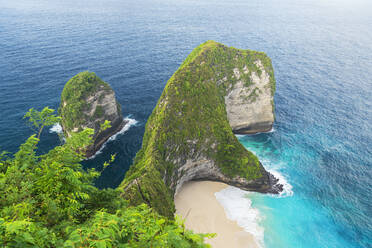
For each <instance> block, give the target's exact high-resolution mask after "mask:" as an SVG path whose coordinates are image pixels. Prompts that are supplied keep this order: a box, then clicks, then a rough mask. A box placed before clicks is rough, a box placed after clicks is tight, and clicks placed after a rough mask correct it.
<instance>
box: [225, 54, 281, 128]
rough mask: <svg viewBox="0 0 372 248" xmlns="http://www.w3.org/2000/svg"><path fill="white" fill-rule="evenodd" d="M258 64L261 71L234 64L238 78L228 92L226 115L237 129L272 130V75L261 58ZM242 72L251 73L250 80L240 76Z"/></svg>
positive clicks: (235, 74)
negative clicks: (259, 72) (257, 71)
mask: <svg viewBox="0 0 372 248" xmlns="http://www.w3.org/2000/svg"><path fill="white" fill-rule="evenodd" d="M255 65H256V66H257V67H258V68H259V69H260V70H261V75H257V73H256V72H250V71H249V70H248V69H247V67H246V66H245V67H244V68H243V71H239V69H238V68H234V70H233V72H234V77H235V78H236V79H238V81H237V83H236V84H235V85H232V86H231V87H230V89H229V91H228V94H227V95H226V96H225V104H226V111H227V117H228V119H229V123H230V126H231V128H232V130H233V131H234V132H235V133H242V134H245V133H257V132H266V131H269V130H271V128H272V125H273V123H274V107H273V101H274V96H273V94H272V90H271V86H270V76H269V74H268V73H267V72H266V71H265V68H264V66H263V65H262V62H261V61H260V60H257V61H256V62H255ZM241 73H244V74H248V73H250V79H251V82H244V81H243V80H239V79H240V78H241Z"/></svg>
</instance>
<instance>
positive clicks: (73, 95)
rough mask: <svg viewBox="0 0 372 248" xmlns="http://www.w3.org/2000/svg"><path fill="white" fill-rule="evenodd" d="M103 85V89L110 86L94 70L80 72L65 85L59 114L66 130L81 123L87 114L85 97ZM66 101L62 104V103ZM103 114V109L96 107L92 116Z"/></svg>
mask: <svg viewBox="0 0 372 248" xmlns="http://www.w3.org/2000/svg"><path fill="white" fill-rule="evenodd" d="M100 86H104V89H105V90H111V87H110V86H109V85H108V84H107V83H105V82H104V81H102V80H101V79H100V78H99V77H97V75H96V74H95V73H94V72H88V71H85V72H80V73H78V74H77V75H75V76H74V77H72V78H71V79H70V80H69V81H68V82H67V83H66V85H65V87H64V88H63V91H62V95H61V106H60V108H59V110H58V111H59V114H60V116H61V117H62V125H63V127H64V128H65V129H66V130H67V131H71V130H72V129H73V128H75V127H79V126H81V125H83V124H84V123H85V122H86V120H87V118H88V117H87V116H86V115H85V114H84V110H87V109H89V107H90V106H88V104H87V102H86V97H88V96H89V95H90V94H91V93H93V92H95V91H96V90H97V89H98V87H100ZM65 102H66V103H67V104H66V106H64V103H65ZM102 115H103V110H102V109H99V108H97V110H96V112H95V113H94V117H96V118H99V117H101V116H102Z"/></svg>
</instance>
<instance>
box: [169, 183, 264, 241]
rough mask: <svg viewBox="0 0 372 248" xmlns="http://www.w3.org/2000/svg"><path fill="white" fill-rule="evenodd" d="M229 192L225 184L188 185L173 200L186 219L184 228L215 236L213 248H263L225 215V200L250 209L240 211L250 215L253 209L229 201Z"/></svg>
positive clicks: (177, 209)
mask: <svg viewBox="0 0 372 248" xmlns="http://www.w3.org/2000/svg"><path fill="white" fill-rule="evenodd" d="M229 188H230V187H228V185H226V184H224V183H219V182H211V181H191V182H188V183H185V184H184V185H183V186H182V188H181V189H180V190H179V192H178V193H177V195H176V196H175V197H174V203H175V205H176V214H178V215H180V216H182V218H184V219H185V226H186V228H188V229H191V230H193V231H195V232H197V233H216V234H217V237H215V238H213V239H210V240H207V242H208V243H209V244H211V245H212V247H214V248H226V247H231V248H232V247H234V248H243V247H244V248H247V247H248V248H249V247H252V248H258V247H260V246H259V245H258V242H257V241H256V240H255V237H254V236H253V235H252V234H251V233H249V232H246V231H245V230H244V229H243V227H240V226H239V225H238V224H239V223H237V222H236V221H235V220H232V218H234V216H231V213H229V212H225V210H226V208H225V210H224V207H223V206H222V205H221V204H220V203H221V201H222V203H224V202H225V200H227V201H230V200H232V201H236V200H237V201H238V202H237V203H238V204H240V203H243V208H245V207H247V208H246V209H240V210H242V211H247V212H248V214H251V210H252V208H250V204H249V206H247V205H246V204H244V199H243V200H242V199H241V198H239V199H235V198H234V199H227V198H226V195H225V193H226V191H225V190H226V189H229ZM243 192H244V191H243ZM239 196H240V195H239ZM216 197H217V198H219V200H217V198H216ZM247 200H249V199H247ZM219 201H220V203H219ZM242 201H243V202H242ZM245 203H246V202H245ZM230 217H231V219H230ZM251 219H252V218H251ZM252 220H253V219H252ZM253 221H254V220H253ZM252 225H254V224H252Z"/></svg>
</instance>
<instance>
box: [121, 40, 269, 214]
mask: <svg viewBox="0 0 372 248" xmlns="http://www.w3.org/2000/svg"><path fill="white" fill-rule="evenodd" d="M257 59H260V60H261V61H262V63H263V64H264V66H265V69H266V68H267V69H266V70H267V72H268V73H269V74H270V76H271V78H272V82H271V85H272V91H275V81H274V77H273V70H272V66H271V61H270V59H269V58H268V57H267V56H266V55H265V54H264V53H261V52H255V51H250V50H238V49H235V48H230V47H226V46H224V45H222V44H219V43H216V42H214V41H207V42H205V43H203V44H201V45H200V46H198V47H197V48H195V49H194V50H193V51H192V53H191V54H190V55H189V56H188V57H187V58H186V60H185V61H184V62H183V64H182V65H181V66H180V68H179V69H178V70H177V71H176V72H175V73H174V75H173V76H172V77H171V78H170V79H169V81H168V83H167V85H166V87H165V89H164V91H163V94H162V95H161V97H160V99H159V101H158V104H157V106H156V107H155V109H154V111H153V113H152V114H151V116H150V118H149V120H148V121H147V124H146V129H145V134H144V138H143V144H142V148H141V150H140V151H139V152H138V153H137V155H136V158H135V160H134V164H133V165H132V166H131V168H130V170H129V171H128V172H127V174H126V177H125V179H124V181H123V182H122V184H121V186H120V187H121V188H123V189H125V193H124V194H123V195H124V197H125V198H127V199H129V200H130V201H131V202H132V204H134V205H137V204H138V203H142V202H146V203H148V204H149V205H150V206H152V207H153V208H155V209H156V210H157V211H158V212H159V213H160V214H163V215H165V216H168V217H172V216H173V213H174V204H173V192H172V190H173V189H171V188H170V185H171V182H172V177H174V176H175V173H174V171H175V169H176V166H177V165H176V163H174V162H172V161H174V160H176V159H181V161H185V160H186V159H187V158H190V156H191V157H193V156H194V155H195V156H197V155H196V154H198V155H200V154H201V155H202V156H204V157H207V158H209V159H212V160H214V161H215V163H216V165H217V166H218V167H219V168H220V170H221V172H222V173H223V174H225V175H227V176H230V177H234V176H237V175H239V176H241V177H243V178H246V179H248V180H250V179H256V178H259V177H261V171H260V165H259V161H258V158H257V157H256V156H255V155H253V154H252V153H251V152H249V151H247V150H246V149H245V148H244V147H243V146H242V145H241V144H240V143H239V141H238V140H237V138H236V137H235V135H234V134H233V132H232V130H231V127H230V125H229V122H228V119H227V114H226V109H225V102H224V96H225V95H226V93H227V88H228V87H229V85H230V84H235V83H236V81H237V79H235V77H233V69H234V68H239V69H240V70H241V71H242V70H243V68H244V66H245V65H246V66H247V67H248V69H249V70H250V71H256V72H257V73H260V72H259V69H258V68H257V67H256V66H255V65H254V63H253V62H254V61H256V60H257ZM225 76H226V77H227V81H226V82H225V83H222V84H220V85H219V86H217V84H216V82H218V81H219V80H221V79H222V78H224V77H225ZM244 76H246V77H247V78H246V81H247V82H249V80H250V79H249V78H248V76H247V75H242V77H244ZM190 141H193V142H190ZM214 144H216V145H214ZM195 151H197V152H195ZM181 164H182V163H181ZM163 179H164V180H163ZM133 180H136V182H137V184H133V183H132V182H133Z"/></svg>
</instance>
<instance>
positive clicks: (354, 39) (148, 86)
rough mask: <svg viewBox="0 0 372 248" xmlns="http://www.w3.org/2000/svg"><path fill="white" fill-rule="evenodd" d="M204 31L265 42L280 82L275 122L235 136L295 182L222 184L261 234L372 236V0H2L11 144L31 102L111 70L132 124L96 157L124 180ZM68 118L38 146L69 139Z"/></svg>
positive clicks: (297, 243)
mask: <svg viewBox="0 0 372 248" xmlns="http://www.w3.org/2000/svg"><path fill="white" fill-rule="evenodd" d="M206 40H215V41H218V42H222V43H224V44H226V45H229V46H234V47H237V48H242V49H252V50H258V51H264V52H266V53H267V54H268V55H269V56H270V57H271V59H272V62H273V66H274V70H275V77H276V81H277V85H276V88H277V91H276V95H275V105H276V110H275V114H276V121H275V125H274V129H273V131H272V132H270V133H263V134H257V135H251V136H238V138H239V140H240V142H241V143H242V144H243V145H244V146H245V147H246V148H247V149H249V150H251V151H253V152H254V153H255V154H256V155H257V156H258V157H259V159H260V160H261V161H262V163H263V165H264V166H265V167H266V168H267V169H268V170H270V171H271V172H273V173H274V174H276V175H278V176H279V177H280V179H281V181H282V182H283V183H284V185H285V192H284V193H283V194H282V195H280V196H272V195H263V194H258V193H246V192H242V191H240V190H239V189H236V188H233V187H229V188H227V189H226V190H225V191H221V192H218V193H217V194H216V197H217V198H218V200H219V201H220V202H221V203H222V205H223V206H224V207H225V210H226V213H227V215H228V217H229V218H231V219H235V220H236V221H237V222H238V224H239V225H241V226H243V227H244V228H245V229H246V230H247V231H249V232H251V233H253V234H254V235H255V236H256V237H257V239H258V240H259V242H260V244H261V246H262V247H267V248H280V247H285V248H290V247H295V248H300V247H304V248H308V247H309V248H310V247H311V248H314V247H325V248H328V247H337V248H340V247H346V248H347V247H352V248H353V247H355V248H360V247H361V248H367V247H372V204H371V202H372V201H371V198H372V2H371V1H367V0H328V1H326V0H297V1H294V0H281V1H279V0H231V1H222V0H198V1H196V0H178V1H171V0H143V1H127V0H105V1H99V0H89V1H88V0H74V1H72V0H65V1H50V0H17V1H6V0H0V130H1V132H0V150H7V151H9V152H15V151H17V148H18V146H19V145H20V144H22V143H23V142H24V141H25V140H26V139H27V137H28V136H30V135H31V134H32V130H30V128H29V127H28V125H27V123H26V122H25V121H24V120H23V119H22V117H23V115H24V114H25V113H26V112H27V111H28V109H30V108H32V107H34V108H36V109H41V108H43V107H44V106H49V107H51V108H54V109H57V108H58V106H59V102H60V94H61V92H62V89H63V87H64V84H65V83H66V82H67V81H68V79H69V78H71V77H72V76H74V75H75V74H77V73H78V72H80V71H84V70H89V71H93V72H95V73H96V74H97V75H98V76H99V77H101V78H102V79H103V80H104V81H106V82H108V83H110V85H111V86H112V87H113V89H114V90H115V92H116V95H117V98H118V100H119V102H120V103H121V105H122V108H123V114H124V116H125V117H126V118H128V120H130V123H131V125H130V126H128V128H126V129H125V130H123V131H122V133H121V134H118V135H117V136H116V137H115V139H112V140H111V141H110V142H108V143H107V144H106V145H105V147H104V148H103V149H102V150H101V152H100V153H99V154H97V155H96V156H95V157H94V158H92V159H89V160H87V161H86V162H84V166H85V167H87V168H91V167H94V168H99V169H100V168H101V167H102V164H103V161H105V160H108V159H109V157H110V154H113V153H116V154H117V157H116V161H115V162H114V164H112V165H111V166H110V167H108V168H107V169H106V170H105V171H104V172H103V173H102V175H101V177H100V178H99V179H98V180H97V182H96V185H97V186H98V187H100V188H105V187H116V186H117V185H119V184H120V182H121V180H122V179H123V178H124V175H125V172H126V171H127V170H128V168H129V166H130V165H131V163H132V160H133V158H134V156H135V154H136V152H137V151H138V150H139V149H140V147H141V142H142V137H143V133H144V127H145V123H146V120H147V118H148V117H149V115H150V114H151V112H152V109H153V108H154V107H155V105H156V103H157V100H158V98H159V96H160V94H161V92H162V90H163V88H164V86H165V84H166V82H167V80H168V79H169V78H170V77H171V75H172V74H173V73H174V72H175V71H176V70H177V68H178V67H179V65H180V64H181V63H182V61H183V60H184V59H185V58H186V57H187V55H188V54H189V53H190V52H191V51H192V50H193V48H194V47H196V46H197V45H199V44H200V43H202V42H204V41H206ZM56 131H58V126H55V127H53V128H52V129H51V130H49V132H48V131H46V132H44V133H43V135H42V142H41V143H40V145H39V152H46V151H48V150H49V149H50V148H52V147H54V146H56V145H58V144H60V140H59V138H58V135H57V134H56Z"/></svg>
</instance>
